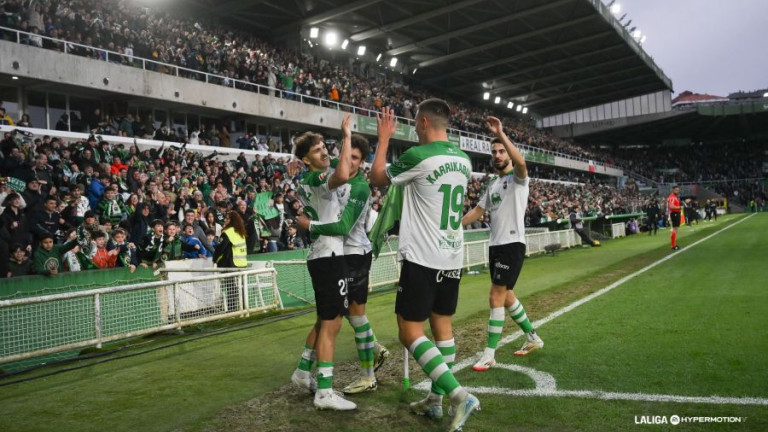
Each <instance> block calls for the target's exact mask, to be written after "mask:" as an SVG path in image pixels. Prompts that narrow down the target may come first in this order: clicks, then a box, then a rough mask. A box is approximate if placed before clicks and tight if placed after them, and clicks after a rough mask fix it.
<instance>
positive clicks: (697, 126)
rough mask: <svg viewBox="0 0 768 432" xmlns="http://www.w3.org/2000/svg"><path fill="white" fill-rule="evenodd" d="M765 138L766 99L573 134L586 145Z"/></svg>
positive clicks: (700, 108)
mask: <svg viewBox="0 0 768 432" xmlns="http://www.w3.org/2000/svg"><path fill="white" fill-rule="evenodd" d="M766 139H768V99H763V100H757V101H753V102H748V103H736V102H731V103H719V104H718V103H715V104H704V105H699V106H696V107H694V108H689V109H684V110H677V111H672V112H669V113H666V114H665V115H664V116H663V117H661V118H657V119H655V120H653V121H640V122H636V123H634V124H631V125H629V126H625V127H618V128H613V129H609V130H605V131H601V132H596V133H592V134H586V135H581V136H578V137H575V140H576V141H577V142H578V143H580V144H585V145H615V146H627V145H662V144H671V145H675V144H691V143H705V144H710V143H719V142H732V141H734V140H743V141H753V142H760V143H762V142H765V140H766Z"/></svg>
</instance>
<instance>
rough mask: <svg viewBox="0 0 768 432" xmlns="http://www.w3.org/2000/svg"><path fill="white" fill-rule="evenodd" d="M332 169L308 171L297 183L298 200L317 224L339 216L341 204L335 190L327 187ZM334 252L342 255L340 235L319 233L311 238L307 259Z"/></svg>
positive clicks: (334, 219)
mask: <svg viewBox="0 0 768 432" xmlns="http://www.w3.org/2000/svg"><path fill="white" fill-rule="evenodd" d="M331 173H332V171H330V170H329V171H323V172H321V171H309V172H307V173H305V174H304V178H303V179H302V180H301V182H300V183H299V191H298V192H299V200H301V203H302V205H304V211H305V212H306V213H307V215H309V217H310V218H312V220H313V221H317V222H316V223H319V224H326V223H331V222H337V221H338V220H339V217H340V216H341V204H340V202H339V195H338V193H337V191H338V188H337V189H336V190H330V189H329V188H328V178H329V177H330V176H331ZM333 254H336V255H337V256H342V255H344V238H343V237H342V236H330V235H320V236H318V237H317V238H313V241H312V245H311V246H310V248H309V254H308V255H307V260H313V259H316V258H325V257H329V256H332V255H333Z"/></svg>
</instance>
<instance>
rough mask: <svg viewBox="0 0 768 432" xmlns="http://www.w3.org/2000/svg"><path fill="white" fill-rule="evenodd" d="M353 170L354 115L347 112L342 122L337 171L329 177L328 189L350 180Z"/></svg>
mask: <svg viewBox="0 0 768 432" xmlns="http://www.w3.org/2000/svg"><path fill="white" fill-rule="evenodd" d="M351 171H352V116H351V115H350V114H347V115H346V116H344V120H343V121H342V122H341V152H340V153H339V164H338V165H337V166H336V171H334V172H333V174H331V177H330V178H328V189H336V188H337V187H339V186H341V185H343V184H344V183H346V182H348V181H349V178H350V172H351Z"/></svg>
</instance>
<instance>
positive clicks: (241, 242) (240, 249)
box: [224, 227, 248, 267]
mask: <svg viewBox="0 0 768 432" xmlns="http://www.w3.org/2000/svg"><path fill="white" fill-rule="evenodd" d="M224 234H226V235H227V238H229V242H230V243H232V262H233V263H234V264H235V267H247V266H248V258H247V257H246V255H247V251H246V247H245V237H243V236H241V235H240V234H238V233H237V231H235V229H234V228H232V227H229V228H227V229H225V230H224Z"/></svg>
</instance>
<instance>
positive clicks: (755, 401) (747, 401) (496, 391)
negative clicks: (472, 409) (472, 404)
mask: <svg viewBox="0 0 768 432" xmlns="http://www.w3.org/2000/svg"><path fill="white" fill-rule="evenodd" d="M465 388H466V389H467V391H468V392H470V393H473V394H478V393H479V394H493V395H507V396H524V397H576V398H582V399H601V400H626V401H645V402H672V403H697V404H714V405H763V406H768V399H765V398H755V397H743V398H739V397H724V396H679V395H665V394H646V393H618V392H604V391H597V390H553V391H552V390H539V389H522V390H512V389H508V388H501V387H465Z"/></svg>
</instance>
